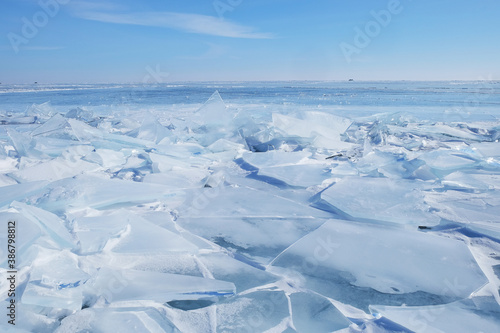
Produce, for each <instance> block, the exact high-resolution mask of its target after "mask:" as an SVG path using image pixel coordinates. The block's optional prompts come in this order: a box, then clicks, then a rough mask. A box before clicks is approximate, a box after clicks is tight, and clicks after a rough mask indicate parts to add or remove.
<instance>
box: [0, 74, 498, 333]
mask: <svg viewBox="0 0 500 333" xmlns="http://www.w3.org/2000/svg"><path fill="white" fill-rule="evenodd" d="M294 84H295V83H294ZM372 85H374V87H375V88H374V87H367V86H364V85H363V84H357V85H349V86H347V85H342V84H340V83H297V86H290V85H289V83H254V84H245V85H244V86H243V88H242V87H241V86H239V87H233V86H232V85H231V84H221V85H215V84H214V85H212V84H206V85H204V84H198V85H197V84H193V85H192V86H184V85H179V86H176V85H172V86H168V87H167V86H165V87H161V89H160V88H158V89H152V90H151V91H150V92H151V94H152V95H151V96H152V97H151V100H148V101H145V99H143V98H138V99H137V100H135V99H134V98H132V99H129V100H128V101H127V102H126V103H123V98H124V96H136V95H137V94H140V92H142V93H144V91H143V90H144V87H134V86H124V87H114V88H113V89H110V87H107V86H105V85H104V86H100V85H96V86H95V87H93V89H95V92H96V96H98V97H88V96H86V95H85V93H84V92H82V91H79V90H78V89H73V88H71V87H69V88H68V89H69V92H67V93H69V94H72V96H73V97H74V98H73V101H75V102H74V105H71V106H68V104H67V103H68V102H67V101H65V100H64V99H63V96H62V95H59V94H58V93H57V91H58V90H57V89H58V87H57V86H41V87H40V88H37V89H38V90H36V92H35V90H32V89H30V87H28V86H27V87H25V88H22V87H21V88H19V87H9V86H2V88H1V90H0V91H1V92H2V94H3V95H4V96H9V97H12V98H11V99H10V101H12V100H19V101H21V100H22V101H23V102H19V101H18V102H15V103H12V102H9V103H7V102H6V103H5V104H1V103H0V111H3V110H9V112H8V113H7V112H2V114H1V117H0V118H1V120H2V121H1V123H2V125H1V126H0V147H1V149H0V171H1V172H0V221H1V224H2V225H3V228H2V230H0V240H1V244H6V242H7V240H8V233H7V222H8V221H16V266H15V268H16V270H17V280H16V286H17V289H16V309H17V317H16V327H15V328H14V327H11V326H12V325H9V324H7V322H6V321H5V320H3V321H2V322H0V330H1V331H12V332H42V333H44V332H59V333H62V332H64V333H69V332H118V331H119V332H334V331H335V332H337V331H338V332H480V331H482V332H494V331H499V330H500V320H499V319H498V318H500V305H499V304H500V295H499V291H500V218H499V216H500V210H499V208H498V207H500V194H499V193H500V192H499V190H500V148H499V147H500V146H499V143H498V140H499V139H500V126H499V121H498V118H499V116H500V113H499V112H498V105H500V101H498V97H496V96H499V94H498V89H499V87H500V86H499V85H498V83H495V82H492V83H491V86H492V87H493V88H492V90H491V91H490V92H495V93H492V94H490V95H489V100H488V101H484V103H483V100H481V101H478V102H477V103H476V104H477V105H475V109H474V110H470V108H469V109H468V110H467V112H460V111H456V110H457V108H459V107H461V106H463V105H462V104H461V103H458V104H453V103H452V102H450V103H452V104H449V105H441V104H439V103H442V101H443V100H457V101H463V100H470V98H469V97H470V95H467V94H476V93H478V91H479V92H480V91H481V87H478V86H477V83H473V82H472V83H460V84H458V85H459V86H458V87H457V86H456V85H457V84H455V83H453V84H452V83H439V84H437V83H411V82H407V83H404V84H403V83H373V84H372ZM439 85H443V86H444V87H446V89H444V90H443V89H441V88H442V87H441V86H439ZM215 86H217V87H218V89H221V90H220V93H219V92H215V93H214V92H213V91H214V90H215V88H214V87H215ZM421 86H422V87H421ZM40 89H41V90H40ZM146 89H149V88H146ZM408 91H411V92H412V94H413V95H412V96H413V98H412V99H411V101H406V100H405V99H404V98H403V99H398V100H395V99H394V98H393V96H394V94H400V95H402V94H406V93H407V92H408ZM443 91H444V92H443ZM424 92H425V93H424ZM19 94H21V95H19ZM155 94H156V95H155ZM385 94H387V95H385ZM429 94H430V95H429ZM447 94H448V95H447ZM20 96H22V97H20ZM277 96H278V97H277ZM429 96H433V99H432V101H433V102H432V103H435V104H432V103H431V104H429V103H430V102H429ZM449 96H451V97H452V98H449ZM139 97H140V96H139ZM187 97H189V98H187ZM445 97H446V98H445ZM31 98H33V99H34V100H36V101H38V103H39V104H34V105H32V106H27V105H24V104H23V103H24V101H25V100H29V99H31ZM40 98H42V99H44V98H45V100H43V101H40ZM223 98H224V100H223ZM115 99H116V100H119V101H121V102H120V103H116V100H115ZM375 99H376V100H377V103H378V105H377V106H375V105H373V100H375ZM48 100H50V102H47V101H48ZM188 101H189V102H188ZM103 103H104V104H103ZM10 110H13V111H12V112H11V111H10ZM454 110H455V111H454ZM458 110H459V109H458ZM4 113H5V114H4ZM0 254H1V257H0V263H1V267H0V270H1V272H2V276H5V275H6V274H7V267H8V266H7V264H8V261H7V259H8V257H7V255H6V252H5V247H4V248H2V249H1V250H0ZM7 282H8V281H7V280H6V279H4V278H2V280H1V281H0V290H1V292H2V295H7V290H8V288H9V286H8V285H7ZM4 297H5V296H4ZM7 302H9V299H8V298H4V299H2V301H1V304H2V307H3V308H4V309H5V308H6V306H7V305H8V303H7Z"/></svg>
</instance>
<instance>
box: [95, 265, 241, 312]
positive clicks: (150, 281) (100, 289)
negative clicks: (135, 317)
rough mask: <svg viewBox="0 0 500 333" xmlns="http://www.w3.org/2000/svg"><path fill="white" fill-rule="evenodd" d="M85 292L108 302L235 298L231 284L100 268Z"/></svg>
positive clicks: (166, 274)
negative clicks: (232, 296)
mask: <svg viewBox="0 0 500 333" xmlns="http://www.w3.org/2000/svg"><path fill="white" fill-rule="evenodd" d="M86 286H87V287H88V289H87V291H88V292H89V293H91V294H94V295H96V296H98V297H101V296H102V297H103V298H104V299H105V300H106V301H107V302H108V303H114V302H121V301H138V300H144V301H154V302H159V303H162V304H163V303H166V302H169V301H174V300H200V299H206V300H212V301H217V300H218V299H219V298H223V297H227V296H231V295H234V293H235V286H234V284H233V283H231V282H226V281H220V280H214V279H209V278H203V277H195V276H187V275H178V274H168V273H159V272H151V271H137V270H128V269H127V270H120V269H116V268H114V269H110V268H106V267H103V268H101V269H100V270H99V271H98V273H97V276H96V278H95V280H94V281H92V282H90V281H89V283H87V284H86Z"/></svg>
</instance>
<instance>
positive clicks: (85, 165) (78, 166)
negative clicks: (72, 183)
mask: <svg viewBox="0 0 500 333" xmlns="http://www.w3.org/2000/svg"><path fill="white" fill-rule="evenodd" d="M100 169H102V168H101V167H100V166H99V165H98V164H95V163H89V162H86V161H84V160H82V159H80V158H78V157H76V158H75V159H74V160H71V159H66V158H64V157H57V158H54V159H52V160H49V161H47V162H41V163H39V164H36V165H34V166H30V167H27V168H23V169H20V170H19V171H15V172H12V173H10V174H9V175H10V176H11V177H12V178H14V179H16V180H18V181H20V182H26V181H37V180H48V181H55V180H59V179H63V178H68V177H74V176H76V175H80V174H84V173H92V172H96V171H98V170H100Z"/></svg>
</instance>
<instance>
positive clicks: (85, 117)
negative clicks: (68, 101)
mask: <svg viewBox="0 0 500 333" xmlns="http://www.w3.org/2000/svg"><path fill="white" fill-rule="evenodd" d="M64 116H65V117H66V118H73V119H78V120H82V121H85V122H89V121H91V120H93V119H94V115H93V113H92V111H89V110H85V109H82V108H80V107H77V108H74V109H71V110H69V111H68V112H66V114H65V115H64Z"/></svg>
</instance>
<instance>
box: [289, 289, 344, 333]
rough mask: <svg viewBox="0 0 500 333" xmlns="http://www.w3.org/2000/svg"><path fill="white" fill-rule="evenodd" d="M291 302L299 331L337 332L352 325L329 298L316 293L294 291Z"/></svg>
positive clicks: (295, 324) (295, 323) (294, 319)
mask: <svg viewBox="0 0 500 333" xmlns="http://www.w3.org/2000/svg"><path fill="white" fill-rule="evenodd" d="M290 302H291V310H292V320H293V326H294V327H295V329H296V330H297V332H318V333H319V332H325V333H326V332H335V331H338V330H341V329H344V328H347V327H349V326H350V325H351V322H350V321H349V320H347V318H346V317H344V316H343V315H342V313H341V312H340V311H339V310H338V309H337V308H336V307H335V306H333V304H332V303H331V302H330V301H329V300H328V299H327V298H325V297H322V296H321V295H318V294H316V293H312V292H297V293H293V294H291V295H290Z"/></svg>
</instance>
